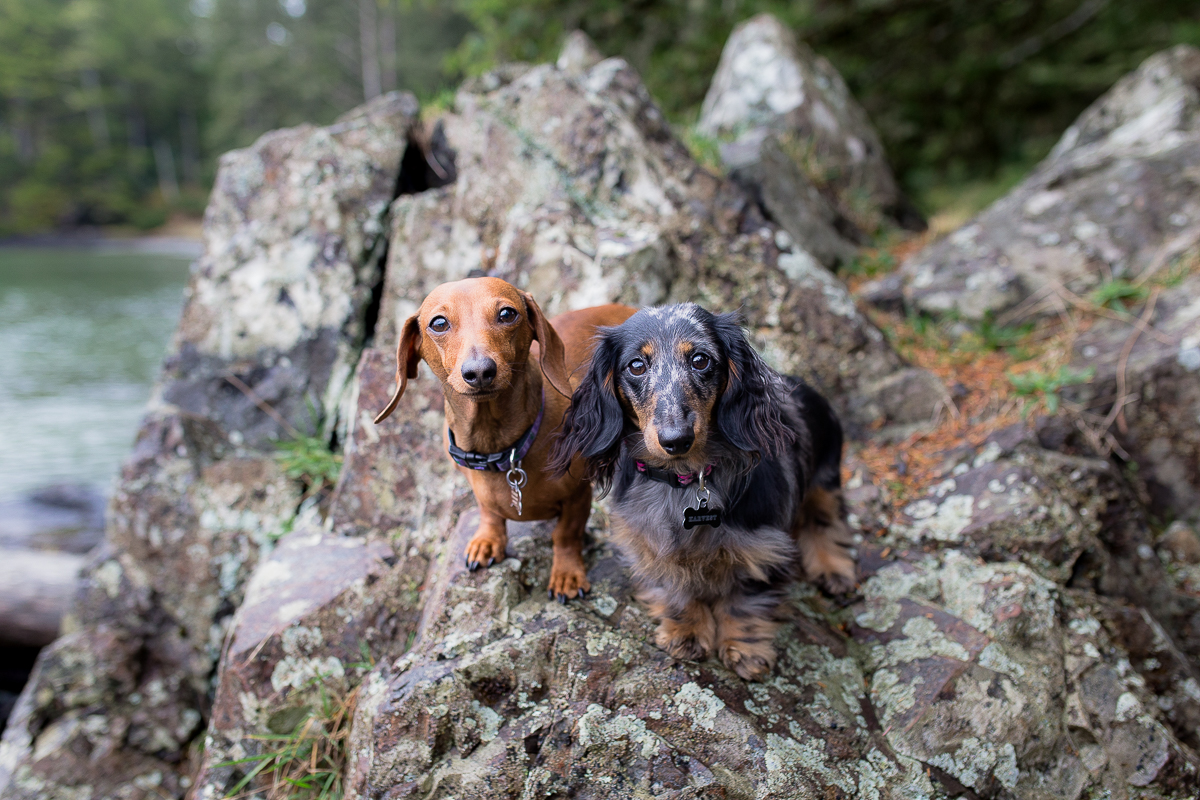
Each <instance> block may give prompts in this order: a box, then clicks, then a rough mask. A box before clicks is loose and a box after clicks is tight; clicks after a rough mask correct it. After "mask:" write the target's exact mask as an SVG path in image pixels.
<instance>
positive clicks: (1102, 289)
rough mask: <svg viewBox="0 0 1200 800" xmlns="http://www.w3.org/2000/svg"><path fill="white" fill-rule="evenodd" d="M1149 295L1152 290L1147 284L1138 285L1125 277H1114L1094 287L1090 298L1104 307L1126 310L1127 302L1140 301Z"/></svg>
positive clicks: (1135, 302)
mask: <svg viewBox="0 0 1200 800" xmlns="http://www.w3.org/2000/svg"><path fill="white" fill-rule="evenodd" d="M1149 295H1150V290H1149V289H1147V288H1146V287H1145V286H1136V285H1134V284H1132V283H1130V282H1129V281H1127V280H1125V279H1124V278H1114V279H1113V280H1111V281H1106V282H1104V283H1102V284H1100V285H1099V286H1097V287H1096V288H1095V289H1093V290H1092V293H1091V294H1090V295H1089V296H1088V299H1089V300H1091V301H1092V302H1093V303H1095V304H1096V305H1098V306H1103V307H1104V308H1111V309H1113V310H1115V311H1125V310H1126V303H1134V304H1137V303H1140V302H1142V301H1143V300H1145V299H1146V298H1147V297H1149Z"/></svg>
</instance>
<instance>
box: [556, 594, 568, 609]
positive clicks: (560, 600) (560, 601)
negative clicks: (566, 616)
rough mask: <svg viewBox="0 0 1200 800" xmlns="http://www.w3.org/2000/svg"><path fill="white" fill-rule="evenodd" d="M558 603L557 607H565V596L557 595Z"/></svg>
mask: <svg viewBox="0 0 1200 800" xmlns="http://www.w3.org/2000/svg"><path fill="white" fill-rule="evenodd" d="M558 603H559V605H563V606H565V605H566V604H567V596H566V595H565V594H563V593H562V592H559V593H558Z"/></svg>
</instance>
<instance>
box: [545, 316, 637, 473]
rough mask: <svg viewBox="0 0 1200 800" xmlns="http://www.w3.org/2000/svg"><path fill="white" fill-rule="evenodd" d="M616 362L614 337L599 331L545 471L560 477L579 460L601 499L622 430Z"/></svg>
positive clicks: (622, 420)
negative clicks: (585, 465)
mask: <svg viewBox="0 0 1200 800" xmlns="http://www.w3.org/2000/svg"><path fill="white" fill-rule="evenodd" d="M616 358H617V346H616V335H615V334H614V333H613V331H612V329H611V328H610V329H605V328H601V329H600V334H599V341H598V342H597V343H596V349H595V350H594V351H593V353H592V362H591V364H590V365H589V366H588V370H587V373H586V374H585V375H584V376H583V380H582V381H581V382H580V383H579V388H578V389H576V390H575V395H574V396H573V397H572V398H571V405H570V407H569V408H568V409H567V413H566V414H565V415H564V416H563V422H562V428H561V431H562V434H561V435H560V436H559V437H558V438H556V439H555V441H554V449H553V450H552V451H551V454H550V462H549V463H548V464H547V467H546V468H547V470H548V471H549V472H550V474H552V475H562V474H564V473H565V472H566V471H567V469H568V468H569V467H570V466H571V459H573V458H574V457H575V456H576V455H577V454H578V455H580V456H582V457H583V459H584V460H585V461H586V462H587V476H588V477H589V478H591V480H592V481H593V482H594V483H595V484H596V486H597V488H598V489H599V490H600V494H601V495H603V494H604V493H605V492H607V491H608V486H609V484H610V483H611V482H612V475H613V470H615V469H616V458H617V454H618V453H619V452H620V449H621V434H622V432H623V431H624V430H625V411H624V410H623V409H622V408H621V401H620V400H619V399H618V398H617V387H616V375H615V374H614V373H615V370H616Z"/></svg>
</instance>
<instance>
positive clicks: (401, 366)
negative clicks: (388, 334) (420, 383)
mask: <svg viewBox="0 0 1200 800" xmlns="http://www.w3.org/2000/svg"><path fill="white" fill-rule="evenodd" d="M420 344H421V323H420V320H419V319H418V318H417V315H416V314H414V315H412V316H411V317H409V318H408V319H407V320H406V321H405V323H404V327H403V328H401V330H400V342H399V344H397V345H396V391H395V393H394V394H393V395H392V399H391V400H389V401H388V404H387V408H385V409H384V410H383V411H380V412H379V415H378V416H377V417H375V424H376V425H378V424H379V423H381V422H383V421H384V420H385V419H387V418H388V417H389V416H391V414H392V412H393V411H395V410H396V404H397V403H399V402H400V398H401V397H403V396H404V390H405V389H406V388H407V387H408V379H409V378H415V377H417V364H418V363H420V361H421V349H420Z"/></svg>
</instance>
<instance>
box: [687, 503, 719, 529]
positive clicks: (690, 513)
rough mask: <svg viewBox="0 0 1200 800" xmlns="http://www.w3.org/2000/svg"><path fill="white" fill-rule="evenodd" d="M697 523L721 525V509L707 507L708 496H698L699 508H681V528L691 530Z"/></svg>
mask: <svg viewBox="0 0 1200 800" xmlns="http://www.w3.org/2000/svg"><path fill="white" fill-rule="evenodd" d="M697 525H709V526H711V527H713V528H719V527H721V511H720V509H716V508H709V507H708V498H707V497H702V498H700V507H699V508H685V509H684V510H683V528H684V530H689V531H690V530H691V529H692V528H694V527H696V526H697Z"/></svg>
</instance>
